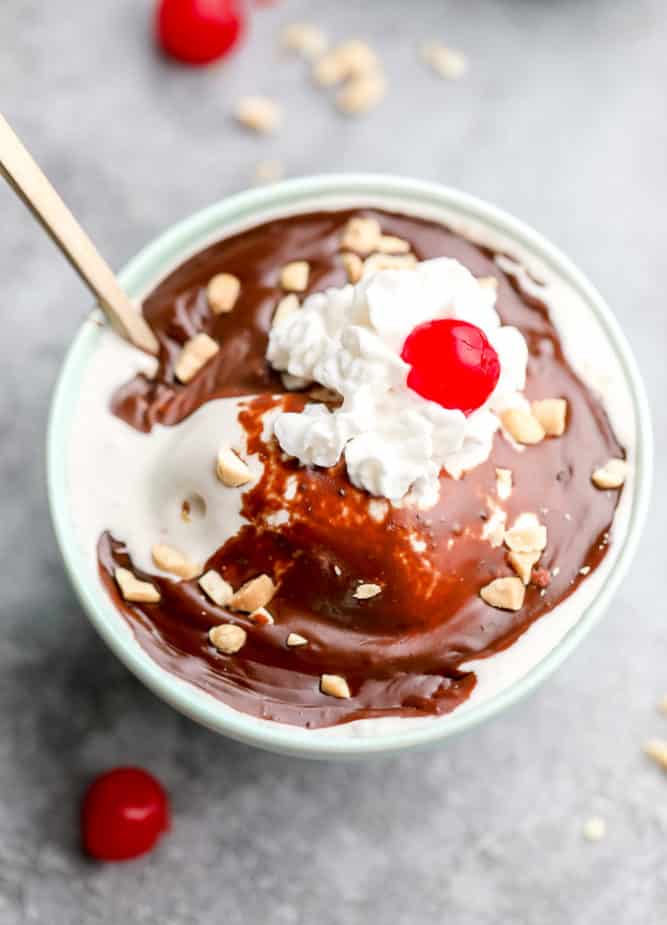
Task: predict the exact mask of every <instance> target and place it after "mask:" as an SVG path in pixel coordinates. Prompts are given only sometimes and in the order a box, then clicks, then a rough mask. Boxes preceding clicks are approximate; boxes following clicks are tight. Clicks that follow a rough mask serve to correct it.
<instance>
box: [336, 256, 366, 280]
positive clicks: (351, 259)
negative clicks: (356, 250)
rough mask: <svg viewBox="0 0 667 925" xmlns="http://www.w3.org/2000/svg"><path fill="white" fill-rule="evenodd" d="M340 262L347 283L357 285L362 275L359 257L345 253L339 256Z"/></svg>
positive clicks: (361, 263)
mask: <svg viewBox="0 0 667 925" xmlns="http://www.w3.org/2000/svg"><path fill="white" fill-rule="evenodd" d="M341 260H342V261H343V266H344V267H345V272H346V273H347V278H348V281H349V282H350V283H352V284H353V285H354V283H358V282H359V280H360V279H361V277H362V276H363V273H364V264H363V261H362V259H361V257H360V256H359V255H358V254H353V253H352V252H351V251H346V252H345V253H344V254H342V255H341Z"/></svg>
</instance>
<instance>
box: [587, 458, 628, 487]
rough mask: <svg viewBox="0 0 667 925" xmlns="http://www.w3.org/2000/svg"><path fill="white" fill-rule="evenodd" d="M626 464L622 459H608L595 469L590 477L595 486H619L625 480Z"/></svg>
mask: <svg viewBox="0 0 667 925" xmlns="http://www.w3.org/2000/svg"><path fill="white" fill-rule="evenodd" d="M627 471H628V464H627V463H626V461H625V460H624V459H610V460H608V461H607V462H606V463H605V464H604V466H601V467H600V468H599V469H596V470H595V472H594V473H593V475H592V476H591V478H592V479H593V484H594V485H595V486H596V487H597V488H602V489H607V488H620V487H621V485H622V484H623V483H624V482H625V476H626V474H627Z"/></svg>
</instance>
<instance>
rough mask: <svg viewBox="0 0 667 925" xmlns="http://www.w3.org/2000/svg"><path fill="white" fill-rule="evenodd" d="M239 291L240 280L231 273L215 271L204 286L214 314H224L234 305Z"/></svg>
mask: <svg viewBox="0 0 667 925" xmlns="http://www.w3.org/2000/svg"><path fill="white" fill-rule="evenodd" d="M240 292H241V281H240V279H238V277H236V276H232V274H231V273H217V274H216V275H215V276H213V277H212V278H211V279H210V280H209V283H208V286H207V287H206V298H207V299H208V304H209V308H210V309H211V311H212V312H213V314H214V315H224V314H226V313H227V312H231V310H232V309H233V308H234V306H235V305H236V300H237V299H238V297H239V293H240Z"/></svg>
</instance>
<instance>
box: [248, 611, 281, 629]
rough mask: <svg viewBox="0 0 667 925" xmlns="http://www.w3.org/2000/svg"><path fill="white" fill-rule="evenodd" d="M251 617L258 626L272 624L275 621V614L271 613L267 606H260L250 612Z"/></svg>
mask: <svg viewBox="0 0 667 925" xmlns="http://www.w3.org/2000/svg"><path fill="white" fill-rule="evenodd" d="M250 619H251V620H252V622H253V623H256V624H257V625H258V626H272V625H273V623H274V622H275V621H274V619H273V615H272V614H270V613H269V611H268V610H267V609H266V607H258V608H257V610H253V612H252V613H251V614H250Z"/></svg>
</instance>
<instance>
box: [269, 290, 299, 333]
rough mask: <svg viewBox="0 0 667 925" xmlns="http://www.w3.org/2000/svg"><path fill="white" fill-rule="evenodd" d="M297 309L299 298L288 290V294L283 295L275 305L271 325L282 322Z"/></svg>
mask: <svg viewBox="0 0 667 925" xmlns="http://www.w3.org/2000/svg"><path fill="white" fill-rule="evenodd" d="M298 310H299V299H298V297H297V296H295V295H294V293H293V292H290V294H289V295H286V296H283V297H282V299H281V300H280V301H279V302H278V304H277V305H276V310H275V312H274V313H273V321H272V322H271V324H272V325H276V324H282V323H283V321H284V320H285V319H286V318H289V316H290V315H291V314H292V313H293V312H296V311H298Z"/></svg>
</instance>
